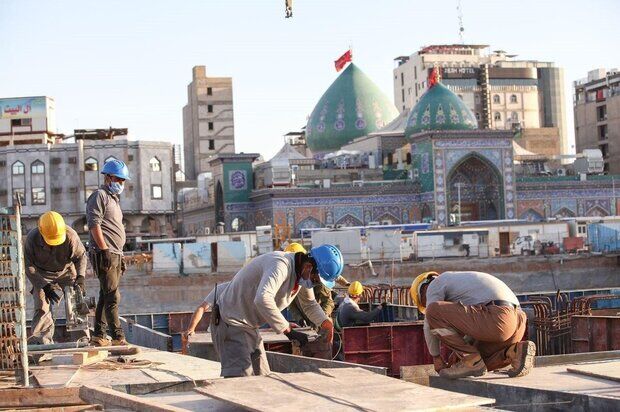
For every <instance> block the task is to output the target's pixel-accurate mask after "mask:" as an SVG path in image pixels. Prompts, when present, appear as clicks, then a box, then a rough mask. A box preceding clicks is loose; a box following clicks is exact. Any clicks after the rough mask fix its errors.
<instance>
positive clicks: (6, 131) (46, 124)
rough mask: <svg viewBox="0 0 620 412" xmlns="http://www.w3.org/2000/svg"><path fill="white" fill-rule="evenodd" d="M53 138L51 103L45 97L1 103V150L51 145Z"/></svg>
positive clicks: (54, 126) (54, 130) (17, 99)
mask: <svg viewBox="0 0 620 412" xmlns="http://www.w3.org/2000/svg"><path fill="white" fill-rule="evenodd" d="M55 134H56V112H55V107H54V99H52V98H50V97H46V96H34V97H13V98H6V99H0V146H9V145H22V144H45V143H51V142H53V139H54V135H55Z"/></svg>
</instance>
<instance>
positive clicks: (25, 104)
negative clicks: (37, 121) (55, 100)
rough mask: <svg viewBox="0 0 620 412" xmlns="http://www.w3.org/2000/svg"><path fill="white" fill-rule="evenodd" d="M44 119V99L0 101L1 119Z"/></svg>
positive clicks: (29, 98) (28, 98)
mask: <svg viewBox="0 0 620 412" xmlns="http://www.w3.org/2000/svg"><path fill="white" fill-rule="evenodd" d="M28 117H30V118H32V117H45V97H23V98H15V99H0V118H1V119H23V118H28Z"/></svg>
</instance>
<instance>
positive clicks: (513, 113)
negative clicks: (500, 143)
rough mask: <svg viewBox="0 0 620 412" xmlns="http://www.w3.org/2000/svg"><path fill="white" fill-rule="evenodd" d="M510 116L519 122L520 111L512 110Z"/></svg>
mask: <svg viewBox="0 0 620 412" xmlns="http://www.w3.org/2000/svg"><path fill="white" fill-rule="evenodd" d="M510 118H511V119H512V121H513V122H518V121H519V113H517V112H512V113H511V114H510Z"/></svg>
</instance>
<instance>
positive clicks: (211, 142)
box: [209, 139, 215, 150]
mask: <svg viewBox="0 0 620 412" xmlns="http://www.w3.org/2000/svg"><path fill="white" fill-rule="evenodd" d="M209 150H215V140H213V139H209Z"/></svg>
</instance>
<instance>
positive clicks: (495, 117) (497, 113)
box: [493, 112, 502, 121]
mask: <svg viewBox="0 0 620 412" xmlns="http://www.w3.org/2000/svg"><path fill="white" fill-rule="evenodd" d="M493 119H494V120H495V121H499V120H502V114H501V113H500V112H495V113H493Z"/></svg>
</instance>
